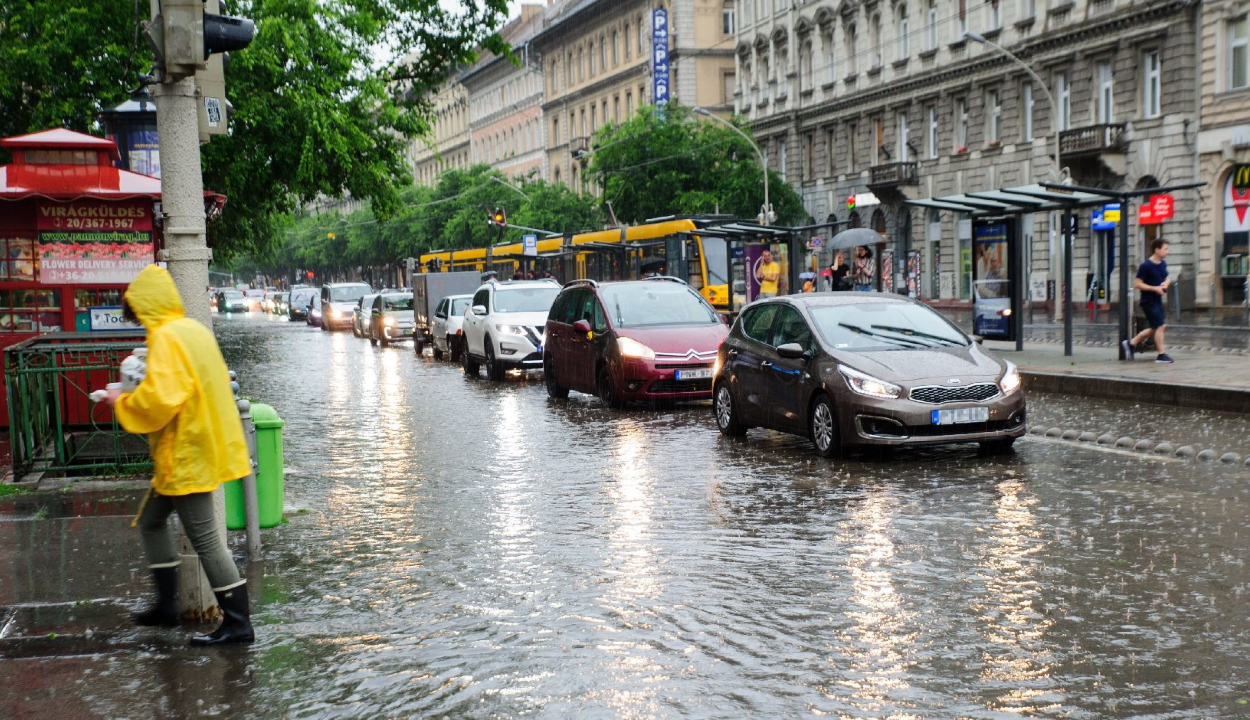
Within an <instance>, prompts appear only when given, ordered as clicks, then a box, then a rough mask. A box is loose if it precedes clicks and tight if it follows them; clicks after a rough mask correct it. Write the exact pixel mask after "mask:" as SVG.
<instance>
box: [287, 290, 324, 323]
mask: <svg viewBox="0 0 1250 720" xmlns="http://www.w3.org/2000/svg"><path fill="white" fill-rule="evenodd" d="M314 297H317V288H313V287H295V288H291V297H290V298H289V299H288V301H287V302H288V304H289V305H290V309H289V310H288V311H287V317H289V318H291V319H292V320H307V319H308V306H309V305H310V304H311V303H312V299H313V298H314Z"/></svg>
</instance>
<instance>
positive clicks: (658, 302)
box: [543, 278, 729, 408]
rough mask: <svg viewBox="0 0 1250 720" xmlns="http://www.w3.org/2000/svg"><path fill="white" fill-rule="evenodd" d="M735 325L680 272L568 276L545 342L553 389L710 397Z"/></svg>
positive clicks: (619, 399) (612, 399)
mask: <svg viewBox="0 0 1250 720" xmlns="http://www.w3.org/2000/svg"><path fill="white" fill-rule="evenodd" d="M728 334H729V328H727V327H725V323H724V321H722V320H721V318H720V316H719V315H717V314H716V310H715V309H714V308H713V307H712V306H711V305H709V304H708V302H707V300H705V299H703V297H702V296H701V295H700V294H699V293H698V292H697V291H695V290H694V289H693V288H691V287H690V286H689V285H687V284H686V283H684V282H682V281H681V280H678V279H677V278H652V279H648V280H634V281H629V282H608V283H597V282H595V281H594V280H578V281H576V282H572V283H569V284H568V285H566V286H565V287H564V290H562V291H561V292H560V295H559V297H557V298H556V301H555V304H553V305H552V306H551V314H550V315H549V316H548V317H547V333H546V340H545V341H544V343H543V375H544V379H545V381H546V383H547V393H548V394H549V395H551V397H554V398H565V397H568V394H569V390H577V391H579V392H584V393H592V394H596V395H598V396H599V398H600V399H601V400H602V401H603V402H604V404H606V405H608V406H610V407H615V408H620V407H623V406H624V405H625V403H627V402H629V401H631V400H650V401H657V400H706V399H708V398H710V397H711V396H712V363H713V362H714V361H715V360H716V350H717V348H718V347H720V344H721V341H722V340H724V339H725V336H726V335H728Z"/></svg>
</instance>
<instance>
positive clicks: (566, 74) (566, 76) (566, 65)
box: [564, 50, 573, 88]
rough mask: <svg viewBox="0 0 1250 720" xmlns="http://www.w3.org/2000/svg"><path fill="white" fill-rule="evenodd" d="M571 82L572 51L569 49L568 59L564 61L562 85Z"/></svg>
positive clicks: (566, 85) (570, 83) (567, 84)
mask: <svg viewBox="0 0 1250 720" xmlns="http://www.w3.org/2000/svg"><path fill="white" fill-rule="evenodd" d="M572 84H573V52H572V51H571V50H570V51H569V56H568V59H567V60H566V61H565V62H564V87H565V88H568V86H570V85H572Z"/></svg>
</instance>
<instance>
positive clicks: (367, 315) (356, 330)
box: [352, 294, 377, 338]
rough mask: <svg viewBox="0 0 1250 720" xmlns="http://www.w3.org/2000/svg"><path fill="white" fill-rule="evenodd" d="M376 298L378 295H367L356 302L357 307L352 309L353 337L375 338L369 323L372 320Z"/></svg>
mask: <svg viewBox="0 0 1250 720" xmlns="http://www.w3.org/2000/svg"><path fill="white" fill-rule="evenodd" d="M375 297H377V294H373V295H365V296H364V297H362V298H360V299H359V300H357V301H356V307H355V308H353V309H352V335H355V336H356V337H358V338H367V337H373V335H372V333H371V332H370V329H369V321H370V320H371V319H372V313H373V299H374V298H375Z"/></svg>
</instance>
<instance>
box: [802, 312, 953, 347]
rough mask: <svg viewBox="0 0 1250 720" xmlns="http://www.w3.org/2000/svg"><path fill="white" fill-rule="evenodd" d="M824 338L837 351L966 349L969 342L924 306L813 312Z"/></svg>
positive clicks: (939, 316)
mask: <svg viewBox="0 0 1250 720" xmlns="http://www.w3.org/2000/svg"><path fill="white" fill-rule="evenodd" d="M811 313H812V319H813V320H814V321H815V322H816V329H817V330H818V331H819V332H820V336H821V337H822V338H824V340H825V342H826V343H828V344H829V345H830V346H832V347H833V348H834V349H836V350H915V349H918V348H938V347H957V346H958V347H962V346H966V345H967V344H968V338H967V337H966V336H965V335H964V334H963V333H962V332H960V331H959V329H958V328H956V327H955V326H954V325H951V324H950V322H948V321H947V320H946V318H944V317H942V316H941V315H939V314H937V313H936V312H934V311H933V310H930V309H929V308H927V307H924V306H923V305H913V304H911V303H878V302H873V303H863V304H848V305H829V306H825V307H814V308H812V309H811Z"/></svg>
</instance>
